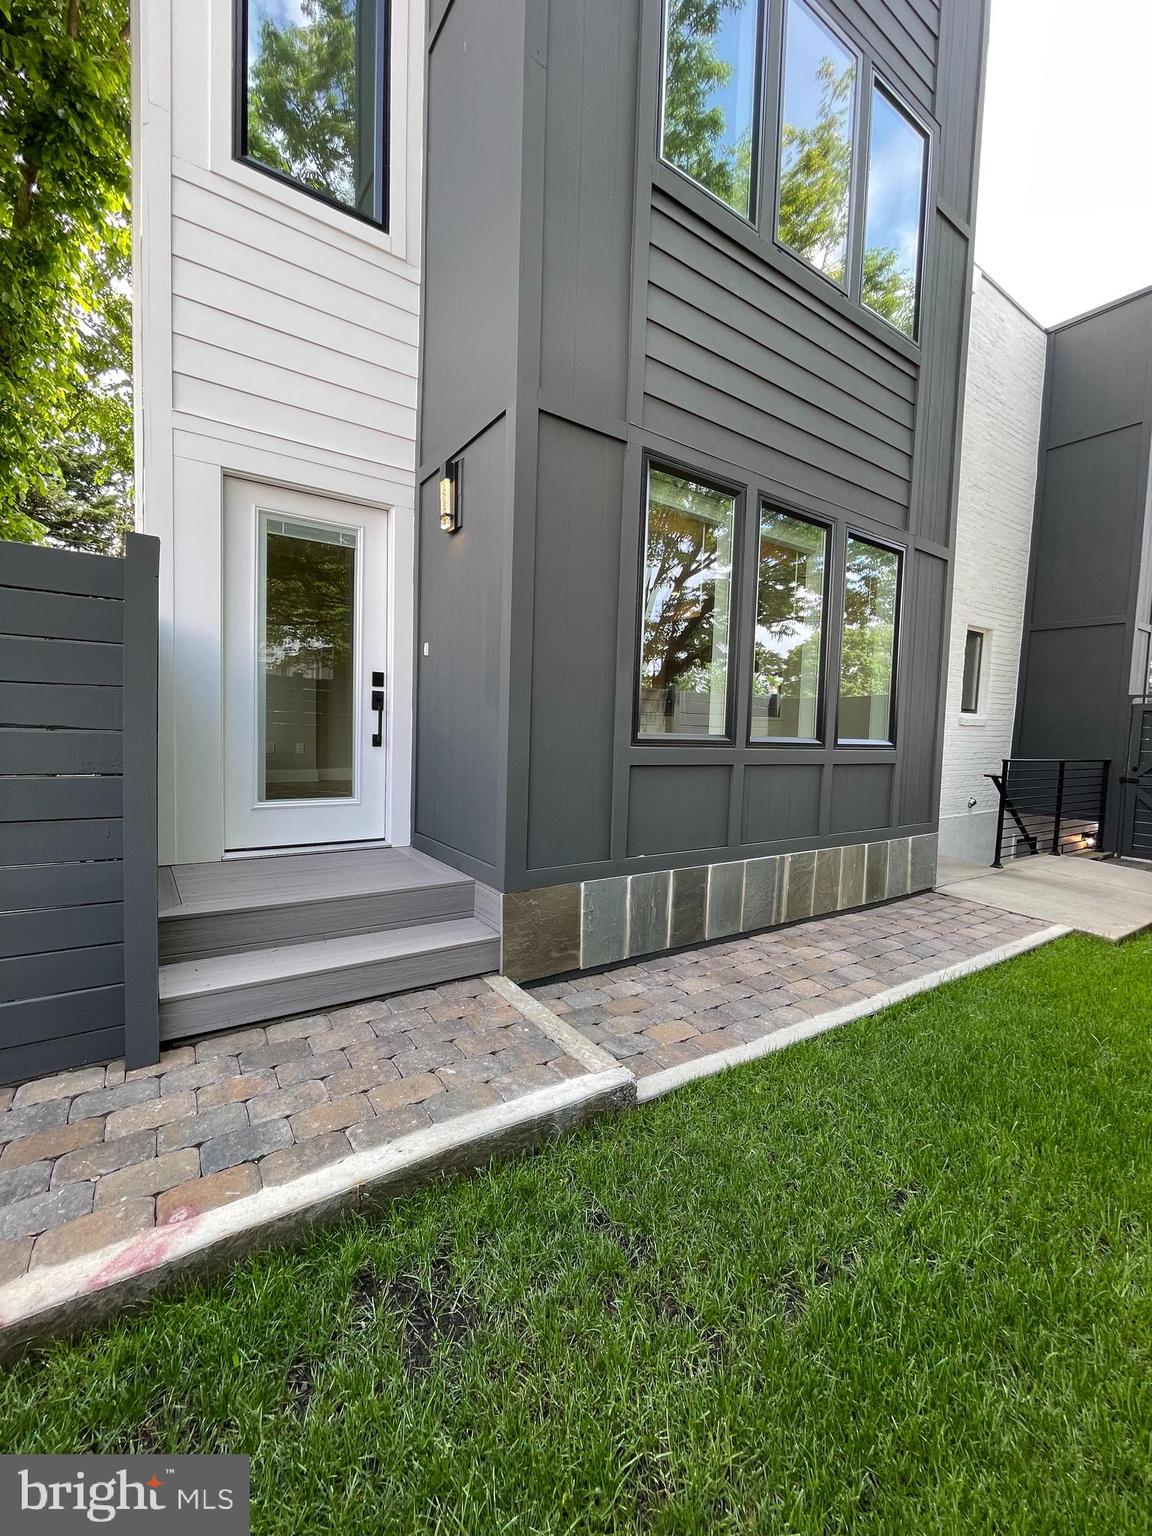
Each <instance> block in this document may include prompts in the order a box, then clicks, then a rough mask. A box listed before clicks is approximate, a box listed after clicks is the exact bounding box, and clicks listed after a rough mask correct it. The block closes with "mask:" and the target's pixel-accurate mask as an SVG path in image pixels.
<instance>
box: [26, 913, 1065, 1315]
mask: <svg viewBox="0 0 1152 1536" xmlns="http://www.w3.org/2000/svg"><path fill="white" fill-rule="evenodd" d="M1042 926H1043V925H1042V924H1040V923H1036V922H1032V921H1031V920H1029V919H1025V918H1016V917H1013V916H1012V915H1011V914H1009V913H1004V912H998V911H997V912H991V911H990V910H989V909H988V908H987V907H977V906H973V905H971V904H970V903H968V902H965V901H960V900H957V899H955V898H953V897H947V896H940V895H926V896H917V897H913V898H910V899H909V900H907V901H903V902H899V903H896V904H894V905H891V906H885V907H880V908H874V909H872V910H871V911H866V912H859V913H850V914H846V915H841V916H836V917H829V918H824V919H817V920H814V921H811V922H807V923H805V924H803V925H801V926H799V927H796V928H791V929H787V930H777V931H775V932H772V933H767V934H762V935H760V936H758V937H754V938H741V939H734V940H732V941H731V942H727V943H724V944H718V945H713V946H712V947H710V948H705V949H695V950H688V951H684V952H681V953H678V954H673V955H665V956H661V957H657V958H655V959H651V960H645V961H641V962H638V963H635V964H626V965H623V966H619V967H617V968H616V969H615V970H612V971H608V972H605V973H603V974H601V975H596V976H581V977H577V978H575V979H574V980H572V981H562V982H554V983H550V984H547V985H541V986H538V987H535V988H533V989H532V991H533V992H534V994H535V996H536V997H537V998H538V999H540V1000H541V1001H542V1002H544V1003H545V1005H546V1006H547V1007H548V1008H549V1009H550V1010H551V1011H552V1012H553V1013H555V1014H557V1015H559V1016H561V1017H562V1018H564V1019H565V1020H566V1021H567V1023H568V1024H570V1025H574V1026H575V1027H576V1028H577V1029H578V1030H579V1031H580V1032H581V1033H582V1034H583V1035H584V1036H585V1038H586V1039H588V1040H589V1041H592V1042H593V1043H594V1044H596V1045H598V1046H600V1047H602V1048H603V1049H604V1050H606V1051H607V1052H609V1053H610V1055H611V1056H612V1057H614V1058H616V1060H617V1061H619V1062H621V1063H622V1064H624V1065H625V1066H627V1067H628V1068H629V1069H630V1070H631V1071H632V1072H633V1073H634V1074H635V1075H636V1076H637V1077H643V1076H647V1075H649V1074H651V1073H653V1072H658V1071H660V1070H662V1069H663V1068H666V1067H673V1066H676V1065H678V1064H680V1063H682V1062H688V1061H693V1060H698V1059H700V1057H701V1056H704V1055H707V1054H708V1053H710V1052H714V1051H722V1050H725V1049H727V1048H729V1047H731V1046H734V1045H740V1044H743V1043H745V1042H748V1041H752V1040H755V1039H758V1038H760V1037H762V1036H763V1035H765V1034H766V1033H770V1032H771V1031H774V1030H777V1029H780V1028H782V1027H784V1026H785V1025H788V1024H793V1023H796V1022H798V1021H800V1020H803V1019H807V1018H810V1017H812V1016H814V1015H816V1014H821V1013H825V1012H829V1011H831V1010H832V1009H835V1008H838V1007H841V1006H842V1005H843V1004H845V1003H851V1002H856V1001H858V1000H860V999H862V998H866V997H871V996H874V995H875V994H877V993H879V992H884V991H887V990H888V989H889V988H891V987H893V986H896V985H898V984H899V983H900V982H903V981H908V980H911V979H913V978H917V977H922V976H925V975H927V974H929V973H930V972H933V971H937V970H939V969H941V968H942V967H944V966H947V965H950V964H953V963H955V962H956V961H959V960H963V959H967V958H970V957H972V956H975V955H978V954H980V953H982V952H984V951H987V950H990V949H993V948H995V947H997V946H999V945H1001V944H1004V943H1007V942H1009V941H1011V940H1013V939H1018V938H1023V937H1025V936H1028V935H1031V934H1034V933H1036V932H1038V931H1039V930H1040V929H1041V928H1042ZM588 1070H589V1069H588V1068H587V1067H585V1066H583V1065H582V1064H581V1063H580V1062H578V1061H576V1060H574V1059H573V1058H572V1057H571V1056H569V1055H567V1054H565V1052H564V1050H563V1048H562V1047H561V1046H560V1045H559V1044H557V1043H556V1042H555V1041H553V1040H552V1039H550V1038H548V1037H547V1036H546V1035H545V1034H544V1033H543V1032H542V1030H541V1029H540V1028H538V1027H537V1025H536V1024H534V1023H532V1022H531V1021H530V1020H529V1019H528V1018H526V1017H525V1016H524V1015H523V1014H522V1013H521V1012H519V1011H518V1009H517V1008H516V1007H514V1006H513V1005H512V1004H511V1003H510V1002H508V1001H506V1000H505V998H504V997H502V996H501V995H500V994H499V993H497V992H496V991H494V990H493V989H492V987H490V986H489V985H488V983H487V982H486V981H485V980H484V979H483V978H477V979H474V980H471V981H457V982H449V983H446V984H445V985H443V986H441V987H437V988H435V989H434V990H424V991H421V992H410V993H407V994H404V995H400V996H395V997H390V998H385V999H377V1000H375V1001H372V1002H366V1003H357V1004H355V1005H354V1006H352V1007H348V1008H339V1009H334V1010H332V1011H330V1012H329V1013H326V1014H309V1015H308V1016H306V1017H298V1018H290V1019H282V1020H279V1021H277V1022H276V1023H273V1024H269V1025H268V1026H266V1027H261V1028H253V1027H250V1026H248V1027H245V1028H243V1029H237V1030H232V1031H228V1032H222V1033H220V1034H215V1035H212V1036H210V1037H209V1038H208V1039H206V1040H203V1041H201V1042H199V1043H197V1044H195V1045H179V1046H175V1047H173V1048H170V1049H169V1050H167V1051H165V1052H164V1055H163V1057H162V1059H161V1061H160V1063H159V1064H158V1065H157V1066H154V1067H148V1068H145V1069H143V1070H141V1071H138V1072H128V1073H125V1071H124V1065H123V1063H122V1062H117V1063H113V1064H112V1065H111V1066H108V1067H84V1068H82V1069H79V1070H77V1071H74V1072H66V1073H63V1074H60V1075H58V1076H55V1077H46V1078H39V1079H37V1080H35V1081H33V1082H29V1083H24V1084H22V1085H20V1086H19V1087H16V1088H14V1089H13V1088H5V1089H0V1285H3V1284H7V1283H8V1282H9V1281H11V1280H14V1279H17V1278H18V1277H19V1276H21V1275H23V1274H24V1273H26V1272H27V1270H28V1269H29V1267H31V1268H32V1269H33V1270H35V1269H36V1268H37V1267H38V1266H42V1265H47V1264H59V1263H63V1262H65V1261H67V1260H70V1259H74V1258H78V1257H81V1256H82V1255H84V1254H86V1253H90V1252H92V1251H94V1250H95V1249H97V1248H101V1247H103V1246H105V1245H107V1244H109V1243H113V1242H117V1241H120V1240H122V1239H124V1238H128V1237H133V1236H136V1235H138V1234H139V1233H141V1232H146V1231H148V1230H149V1229H150V1228H152V1227H154V1226H164V1225H167V1224H169V1223H171V1222H178V1221H186V1220H188V1219H189V1218H191V1217H194V1216H197V1215H199V1214H200V1213H202V1212H204V1211H208V1210H211V1209H213V1208H215V1207H218V1206H222V1205H226V1204H228V1203H229V1202H231V1201H233V1200H239V1199H242V1198H244V1197H245V1196H247V1195H252V1194H255V1193H256V1192H257V1191H258V1190H260V1189H261V1188H262V1187H265V1188H272V1187H275V1186H277V1185H281V1184H284V1183H286V1182H287V1181H289V1180H292V1179H296V1178H300V1177H302V1176H303V1175H305V1174H309V1173H313V1172H315V1171H316V1170H317V1169H320V1168H323V1167H325V1166H328V1165H330V1164H332V1163H335V1162H338V1161H340V1160H341V1159H342V1158H345V1157H348V1156H350V1155H351V1154H352V1153H354V1152H365V1151H368V1150H370V1149H372V1148H376V1147H380V1146H384V1145H386V1144H387V1143H389V1142H392V1141H395V1140H397V1139H398V1138H400V1137H404V1136H410V1135H412V1134H413V1133H414V1132H416V1131H420V1130H427V1129H428V1127H429V1126H432V1125H441V1124H443V1123H444V1122H445V1121H449V1120H452V1119H453V1118H455V1117H456V1116H458V1115H465V1114H469V1113H471V1112H473V1111H475V1110H479V1109H483V1108H485V1107H487V1106H490V1105H496V1104H500V1103H507V1102H509V1101H511V1100H514V1099H518V1098H521V1097H523V1096H524V1095H526V1094H528V1093H531V1092H533V1091H534V1090H536V1089H538V1088H545V1087H549V1086H553V1085H556V1084H558V1083H560V1082H562V1081H563V1080H565V1079H566V1078H574V1077H581V1076H583V1075H584V1074H585V1073H586V1072H587V1071H588Z"/></svg>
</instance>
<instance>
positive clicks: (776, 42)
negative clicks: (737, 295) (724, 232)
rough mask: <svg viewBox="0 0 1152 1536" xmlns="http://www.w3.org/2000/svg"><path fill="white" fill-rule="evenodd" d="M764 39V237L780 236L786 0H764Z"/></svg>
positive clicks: (759, 214) (760, 220)
mask: <svg viewBox="0 0 1152 1536" xmlns="http://www.w3.org/2000/svg"><path fill="white" fill-rule="evenodd" d="M761 3H762V7H763V9H764V11H765V12H766V15H765V16H764V17H763V18H762V21H761V27H762V30H763V37H764V42H763V45H762V50H761V53H762V58H763V69H762V75H761V89H760V97H761V105H760V167H759V177H758V185H757V197H756V227H757V229H758V230H759V231H760V237H761V239H763V240H765V241H767V242H768V243H769V244H771V243H772V242H773V241H774V240H775V238H776V195H777V188H778V186H779V181H780V95H781V86H780V81H781V70H782V69H783V67H784V41H783V39H784V0H761Z"/></svg>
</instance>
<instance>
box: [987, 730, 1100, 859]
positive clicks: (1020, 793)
mask: <svg viewBox="0 0 1152 1536" xmlns="http://www.w3.org/2000/svg"><path fill="white" fill-rule="evenodd" d="M1111 766H1112V762H1111V759H1110V758H1107V757H1059V758H1055V757H1006V758H1004V759H1003V761H1002V763H1001V768H1000V772H999V773H998V774H996V773H988V774H985V775H984V777H985V778H988V779H991V780H992V783H993V784H994V785H995V786H996V790H997V793H998V794H999V796H1000V813H999V816H998V817H997V821H996V857H995V858H994V859H993V861H992V868H993V869H1002V868H1003V865H1004V860H1005V859H1019V858H1026V857H1028V856H1030V855H1031V854H1034V853H1054V854H1065V853H1091V852H1094V851H1095V850H1096V849H1098V848H1099V846H1100V837H1101V833H1102V830H1103V827H1104V813H1105V811H1106V809H1107V804H1108V770H1109V769H1110V767H1111Z"/></svg>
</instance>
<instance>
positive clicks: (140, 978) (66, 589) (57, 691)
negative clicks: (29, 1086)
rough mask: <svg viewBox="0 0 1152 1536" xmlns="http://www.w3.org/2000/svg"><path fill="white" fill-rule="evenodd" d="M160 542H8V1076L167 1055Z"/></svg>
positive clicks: (3, 696)
mask: <svg viewBox="0 0 1152 1536" xmlns="http://www.w3.org/2000/svg"><path fill="white" fill-rule="evenodd" d="M158 567H159V543H158V541H157V540H156V539H152V538H146V537H144V536H142V535H139V534H130V535H129V536H128V540H127V548H126V552H125V557H124V559H123V560H116V559H110V558H108V557H106V556H103V555H84V554H77V553H75V552H73V551H69V550H60V549H44V548H40V547H38V546H33V545H27V544H11V543H0V1082H13V1081H16V1080H18V1079H20V1078H25V1077H31V1076H35V1075H36V1074H38V1073H42V1072H55V1071H61V1070H63V1069H65V1068H68V1067H75V1066H83V1065H85V1064H87V1063H89V1062H95V1061H104V1060H107V1059H108V1058H110V1057H114V1056H120V1055H123V1056H124V1057H125V1058H126V1060H127V1064H128V1066H129V1067H130V1068H131V1067H140V1066H147V1065H150V1064H151V1063H152V1062H154V1061H156V1059H157V1057H158V1055H159V1024H158V1002H157V997H158V982H157V973H158V959H157V932H156V688H157V677H156V641H157V572H158Z"/></svg>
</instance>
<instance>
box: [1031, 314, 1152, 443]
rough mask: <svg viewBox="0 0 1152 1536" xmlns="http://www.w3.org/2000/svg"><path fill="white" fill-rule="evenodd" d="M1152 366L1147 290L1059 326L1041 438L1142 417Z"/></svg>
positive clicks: (1065, 437) (1065, 438)
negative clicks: (1045, 428)
mask: <svg viewBox="0 0 1152 1536" xmlns="http://www.w3.org/2000/svg"><path fill="white" fill-rule="evenodd" d="M1150 368H1152V294H1149V295H1144V296H1142V297H1140V298H1138V299H1134V300H1133V301H1132V302H1131V303H1128V304H1118V305H1116V306H1115V307H1114V308H1112V309H1108V310H1105V311H1103V312H1102V313H1100V314H1096V315H1093V316H1091V317H1090V318H1089V319H1086V320H1081V321H1078V322H1077V323H1076V324H1075V325H1068V326H1063V327H1061V328H1060V329H1059V330H1057V331H1056V332H1055V333H1054V334H1053V337H1052V344H1051V352H1050V354H1049V370H1050V374H1051V386H1050V393H1049V405H1048V429H1047V433H1046V440H1047V441H1048V442H1049V443H1052V444H1059V443H1066V442H1069V441H1070V440H1072V439H1074V438H1080V437H1088V436H1090V435H1092V434H1094V433H1097V432H1109V431H1111V430H1112V429H1113V428H1114V427H1123V426H1127V425H1128V424H1129V423H1130V422H1133V421H1140V420H1142V419H1143V417H1144V414H1145V411H1146V408H1147V400H1148V391H1149V370H1150Z"/></svg>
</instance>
